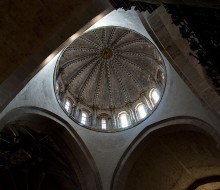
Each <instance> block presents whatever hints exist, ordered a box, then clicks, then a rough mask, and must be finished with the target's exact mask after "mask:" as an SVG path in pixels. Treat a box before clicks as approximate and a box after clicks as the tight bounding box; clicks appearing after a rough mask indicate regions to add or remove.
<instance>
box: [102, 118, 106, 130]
mask: <svg viewBox="0 0 220 190" xmlns="http://www.w3.org/2000/svg"><path fill="white" fill-rule="evenodd" d="M101 125H102V129H106V127H107V123H106V119H105V118H102V120H101Z"/></svg>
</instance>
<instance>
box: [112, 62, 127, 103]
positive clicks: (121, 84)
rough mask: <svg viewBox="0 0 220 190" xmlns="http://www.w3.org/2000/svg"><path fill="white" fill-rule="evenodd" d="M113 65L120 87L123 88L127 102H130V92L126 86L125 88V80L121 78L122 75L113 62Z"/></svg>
mask: <svg viewBox="0 0 220 190" xmlns="http://www.w3.org/2000/svg"><path fill="white" fill-rule="evenodd" d="M111 66H112V68H113V71H114V73H115V76H116V79H117V81H118V83H119V86H120V89H122V92H123V95H124V100H125V103H128V99H129V95H128V92H127V90H126V88H125V86H124V84H123V81H122V79H121V77H120V75H119V73H118V70H117V69H116V68H115V64H112V65H111Z"/></svg>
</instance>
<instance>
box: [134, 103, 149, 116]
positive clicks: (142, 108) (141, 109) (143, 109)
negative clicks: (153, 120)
mask: <svg viewBox="0 0 220 190" xmlns="http://www.w3.org/2000/svg"><path fill="white" fill-rule="evenodd" d="M136 112H137V117H138V119H143V118H145V117H146V116H147V111H146V107H145V106H144V104H139V105H138V106H137V109H136Z"/></svg>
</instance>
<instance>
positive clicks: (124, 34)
mask: <svg viewBox="0 0 220 190" xmlns="http://www.w3.org/2000/svg"><path fill="white" fill-rule="evenodd" d="M130 33H131V31H130V30H127V31H125V32H124V33H123V34H122V35H121V36H119V37H118V38H116V40H115V41H114V42H113V43H112V44H111V46H112V47H114V46H115V45H116V44H118V43H119V42H120V41H121V40H122V39H123V38H124V37H126V36H127V35H128V34H130ZM113 49H115V48H113Z"/></svg>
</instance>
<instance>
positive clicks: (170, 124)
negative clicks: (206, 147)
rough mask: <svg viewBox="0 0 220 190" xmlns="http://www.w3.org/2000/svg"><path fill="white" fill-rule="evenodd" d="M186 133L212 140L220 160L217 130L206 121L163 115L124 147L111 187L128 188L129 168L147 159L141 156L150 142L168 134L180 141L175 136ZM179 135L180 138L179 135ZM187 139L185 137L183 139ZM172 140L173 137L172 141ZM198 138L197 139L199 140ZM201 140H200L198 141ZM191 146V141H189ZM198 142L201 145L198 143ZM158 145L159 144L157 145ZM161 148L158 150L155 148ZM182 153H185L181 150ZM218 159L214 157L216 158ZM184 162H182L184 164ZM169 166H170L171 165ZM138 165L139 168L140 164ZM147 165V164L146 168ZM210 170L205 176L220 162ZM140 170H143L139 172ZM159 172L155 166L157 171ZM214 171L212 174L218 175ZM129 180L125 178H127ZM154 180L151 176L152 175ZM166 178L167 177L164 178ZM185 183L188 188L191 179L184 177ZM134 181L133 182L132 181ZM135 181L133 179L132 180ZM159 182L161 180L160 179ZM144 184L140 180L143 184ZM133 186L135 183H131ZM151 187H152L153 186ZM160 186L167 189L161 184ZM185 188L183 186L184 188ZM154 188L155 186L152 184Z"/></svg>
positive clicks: (152, 143) (156, 141)
mask: <svg viewBox="0 0 220 190" xmlns="http://www.w3.org/2000/svg"><path fill="white" fill-rule="evenodd" d="M182 134H183V135H185V137H187V135H188V136H192V135H195V138H197V137H198V139H200V140H201V139H202V137H203V138H204V139H205V142H208V143H210V144H212V145H213V146H212V147H211V148H213V149H215V150H216V152H215V154H218V161H219V160H220V150H219V145H220V138H219V134H217V132H216V131H215V130H214V129H213V128H212V127H211V126H210V125H209V124H207V123H205V122H204V121H202V120H199V119H196V118H193V117H175V118H170V119H166V120H163V121H160V122H157V123H155V124H153V125H151V126H149V127H147V128H145V129H144V130H143V131H142V132H141V133H140V134H139V135H138V136H137V137H136V138H135V140H134V141H133V142H132V143H131V144H130V145H129V147H128V148H127V150H126V151H125V152H124V154H123V156H122V157H121V159H120V161H119V163H118V165H117V167H116V169H115V172H114V175H113V179H112V183H111V189H112V190H118V189H120V190H123V189H126V188H128V185H127V184H126V183H127V182H128V181H129V180H130V182H131V181H132V180H131V179H132V178H131V176H132V175H133V174H132V173H131V172H134V171H135V170H134V168H135V167H136V166H137V165H138V164H137V163H141V162H142V164H143V163H146V162H144V161H146V160H147V159H145V160H144V159H142V160H141V156H142V157H144V156H145V157H146V155H147V153H144V152H145V151H148V150H150V148H149V147H150V146H152V147H154V146H155V147H157V146H156V144H157V143H159V140H160V138H165V137H166V138H168V139H169V138H170V137H172V138H173V139H175V138H176V139H177V140H176V143H179V141H178V139H180V138H181V135H182ZM178 137H179V138H178ZM185 140H186V141H187V139H185ZM174 142H175V141H174ZM199 142H200V141H199ZM201 143H203V142H202V141H201ZM192 146H193V145H192ZM199 146H200V145H199ZM158 147H159V146H158ZM158 151H160V150H158ZM152 155H153V156H152V158H151V159H152V160H154V158H156V157H154V156H155V154H152ZM163 155H164V152H160V153H159V156H158V157H157V161H158V159H160V158H159V157H161V159H162V158H164V156H163ZM183 155H184V154H183ZM216 159H217V158H216ZM160 161H161V162H157V163H158V165H160V166H161V164H163V160H160ZM183 166H184V164H183ZM143 168H144V169H145V170H144V171H143V170H141V171H140V173H135V176H139V177H140V176H143V175H144V174H143V173H144V172H146V171H147V170H146V167H143ZM171 168H172V166H171ZM139 169H140V168H139ZM148 169H149V168H148ZM200 169H201V171H203V172H206V171H207V167H205V165H204V166H203V165H202V164H201V168H200ZM212 169H213V173H212V172H210V173H207V177H210V175H211V176H212V175H213V174H214V173H215V172H217V173H218V172H219V173H220V166H219V167H213V168H212ZM163 171H166V169H164V168H163ZM141 172H143V173H141ZM148 172H154V171H152V168H151V169H150V170H148ZM156 172H158V170H157V171H156ZM191 172H192V173H193V172H194V173H195V172H200V170H196V169H194V170H192V171H191ZM217 173H215V175H218V174H217ZM155 175H158V177H160V176H159V175H160V173H157V174H155ZM204 177H206V176H201V178H204ZM186 179H187V176H186V174H184V175H182V176H181V177H180V178H179V181H178V182H179V186H177V185H176V187H177V188H176V189H180V184H181V183H184V182H185V181H186ZM127 180H128V181H127ZM151 180H152V182H153V180H154V179H153V178H152V179H151ZM156 180H157V181H154V182H155V184H156V183H157V184H160V183H161V181H159V178H158V179H156ZM167 180H169V179H167ZM139 182H140V183H142V182H143V181H141V179H139ZM187 182H188V184H187V185H188V186H187V187H185V189H186V188H188V187H189V186H190V185H191V184H193V183H194V181H187ZM131 183H133V182H131ZM133 184H134V183H133ZM161 184H162V183H161ZM130 185H131V184H130ZM142 185H143V184H142ZM185 185H186V184H185ZM133 188H134V187H133ZM141 188H142V190H143V189H144V185H143V186H142V187H141ZM148 188H149V189H152V187H148ZM153 188H154V187H153ZM135 189H140V188H138V187H135ZM163 189H166V188H164V187H163ZM172 189H173V190H174V189H175V188H174V187H173V188H172ZM183 189H184V188H183ZM155 190H156V188H155Z"/></svg>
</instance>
